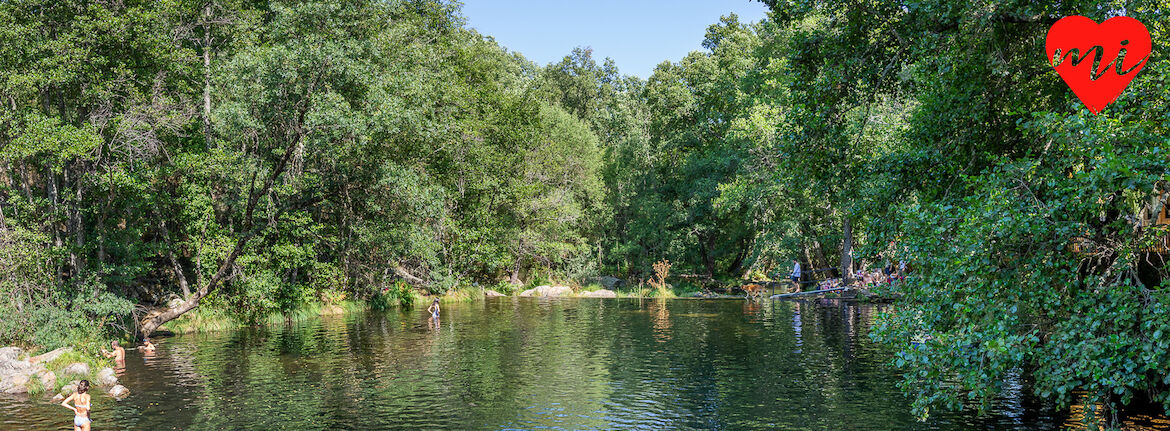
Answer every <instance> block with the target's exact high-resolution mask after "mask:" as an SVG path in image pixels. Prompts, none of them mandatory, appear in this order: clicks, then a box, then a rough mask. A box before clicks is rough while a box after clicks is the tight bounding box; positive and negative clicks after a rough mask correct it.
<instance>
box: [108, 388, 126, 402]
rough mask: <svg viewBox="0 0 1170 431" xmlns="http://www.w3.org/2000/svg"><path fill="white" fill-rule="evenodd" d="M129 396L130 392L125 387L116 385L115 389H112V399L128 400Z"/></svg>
mask: <svg viewBox="0 0 1170 431" xmlns="http://www.w3.org/2000/svg"><path fill="white" fill-rule="evenodd" d="M128 395H130V390H129V389H126V387H125V386H122V385H114V387H112V388H110V396H111V397H114V398H117V399H119V400H121V399H122V398H126V397H127V396H128Z"/></svg>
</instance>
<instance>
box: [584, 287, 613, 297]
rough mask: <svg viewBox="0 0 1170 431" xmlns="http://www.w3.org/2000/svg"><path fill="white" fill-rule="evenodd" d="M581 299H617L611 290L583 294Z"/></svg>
mask: <svg viewBox="0 0 1170 431" xmlns="http://www.w3.org/2000/svg"><path fill="white" fill-rule="evenodd" d="M581 297H583V298H617V293H614V291H612V290H608V289H601V290H597V291H593V292H584V293H582V294H581Z"/></svg>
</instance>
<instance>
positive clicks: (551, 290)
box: [520, 286, 573, 297]
mask: <svg viewBox="0 0 1170 431" xmlns="http://www.w3.org/2000/svg"><path fill="white" fill-rule="evenodd" d="M572 294H573V288H571V287H569V286H537V287H535V288H532V289H528V290H525V291H523V292H520V296H545V297H548V296H570V295H572Z"/></svg>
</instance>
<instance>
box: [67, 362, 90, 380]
mask: <svg viewBox="0 0 1170 431" xmlns="http://www.w3.org/2000/svg"><path fill="white" fill-rule="evenodd" d="M61 375H62V376H68V375H74V376H82V377H87V376H89V364H86V363H83V362H74V363H72V364H69V365H68V366H66V367H65V369H63V370H61Z"/></svg>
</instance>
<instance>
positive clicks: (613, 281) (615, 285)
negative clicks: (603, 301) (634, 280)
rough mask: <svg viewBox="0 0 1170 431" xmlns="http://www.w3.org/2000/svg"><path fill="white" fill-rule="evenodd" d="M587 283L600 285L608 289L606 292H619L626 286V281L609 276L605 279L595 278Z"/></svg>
mask: <svg viewBox="0 0 1170 431" xmlns="http://www.w3.org/2000/svg"><path fill="white" fill-rule="evenodd" d="M587 282H589V283H597V284H600V285H601V287H604V288H606V290H617V289H621V288H623V287H625V286H626V281H625V280H622V279H620V278H617V277H610V276H608V275H607V276H604V277H594V278H591V279H589V280H587Z"/></svg>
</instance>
